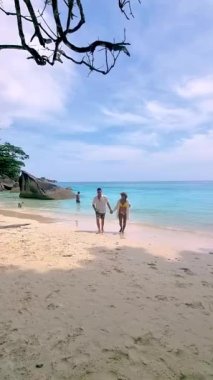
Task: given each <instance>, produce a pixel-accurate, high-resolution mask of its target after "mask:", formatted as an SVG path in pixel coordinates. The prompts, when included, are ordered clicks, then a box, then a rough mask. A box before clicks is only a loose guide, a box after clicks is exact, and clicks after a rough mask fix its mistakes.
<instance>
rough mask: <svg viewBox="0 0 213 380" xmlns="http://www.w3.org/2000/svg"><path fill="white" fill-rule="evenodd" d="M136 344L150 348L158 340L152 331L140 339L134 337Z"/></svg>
mask: <svg viewBox="0 0 213 380" xmlns="http://www.w3.org/2000/svg"><path fill="white" fill-rule="evenodd" d="M132 339H133V341H134V344H139V345H142V346H148V345H150V344H152V343H153V342H154V341H156V338H155V337H154V335H153V334H152V332H151V331H149V332H147V333H146V334H144V335H142V336H138V337H132Z"/></svg>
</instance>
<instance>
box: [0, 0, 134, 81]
mask: <svg viewBox="0 0 213 380" xmlns="http://www.w3.org/2000/svg"><path fill="white" fill-rule="evenodd" d="M5 1H6V0H5ZM138 2H139V3H140V0H138ZM23 3H24V4H25V5H26V9H27V11H28V14H27V15H26V14H24V15H23V14H22V11H21V6H20V0H14V4H15V11H13V12H11V11H8V10H6V9H5V7H4V6H2V3H1V6H0V12H2V13H3V14H4V15H5V16H8V17H11V16H13V17H14V16H15V17H16V20H17V27H18V34H19V38H20V45H19V44H10V45H9V44H1V45H0V50H1V51H2V50H7V49H11V50H12V49H14V50H25V51H27V52H28V53H30V56H29V57H28V59H33V60H34V61H35V62H36V63H37V64H38V65H46V64H49V65H51V66H53V65H54V64H55V63H56V62H61V63H62V58H64V59H67V60H69V61H72V62H73V63H74V64H77V65H84V66H86V67H87V68H88V69H89V71H90V72H92V71H96V72H98V73H101V74H104V75H106V74H108V73H109V72H110V70H111V69H112V68H113V67H114V66H115V64H116V62H117V59H118V57H119V56H120V54H121V53H124V54H126V55H127V56H130V54H129V51H128V49H127V47H128V46H129V45H130V44H129V43H128V42H126V36H125V33H124V38H123V40H122V41H120V42H115V41H114V42H110V41H105V40H101V39H97V40H95V41H92V42H91V43H89V44H88V45H86V46H77V45H76V44H74V43H73V41H71V40H70V37H71V35H72V34H74V33H76V32H78V31H79V30H80V29H81V27H82V26H83V24H85V15H84V9H83V5H82V0H63V2H62V3H63V4H61V0H44V6H43V8H42V9H41V10H37V9H36V8H35V6H34V5H33V1H31V0H23ZM117 4H118V8H119V9H120V11H121V12H122V13H123V14H124V15H125V17H126V18H127V19H129V18H130V17H134V16H133V12H132V8H131V0H118V3H117ZM64 7H66V12H67V13H65V14H64ZM74 8H76V9H77V14H74ZM62 9H63V13H62ZM50 11H51V12H50ZM47 12H48V17H49V16H51V17H52V22H51V26H50V25H49V24H48V23H47V22H46V17H45V14H47ZM61 14H63V18H62V17H61ZM74 18H77V21H76V22H75V23H74V25H72V22H73V20H74ZM64 20H65V25H64ZM25 21H27V22H30V23H31V25H32V26H33V28H34V31H33V35H32V37H31V40H30V42H29V43H28V42H26V37H25V36H26V32H25V27H27V24H26V23H25ZM25 24H26V25H25ZM52 25H53V27H52ZM54 27H55V31H53V29H54ZM35 37H37V38H38V46H32V44H31V43H32V41H33V39H34V38H35ZM49 44H51V48H49V47H48V46H49ZM47 45H48V46H47ZM100 48H101V49H100ZM41 51H43V52H42V53H41ZM100 54H102V55H103V56H102V59H103V64H102V66H101V67H100V66H98V65H97V63H96V62H97V61H96V59H97V56H98V55H100Z"/></svg>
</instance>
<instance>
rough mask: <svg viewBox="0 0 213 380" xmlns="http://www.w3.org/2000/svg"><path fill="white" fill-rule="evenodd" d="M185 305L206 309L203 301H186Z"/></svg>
mask: <svg viewBox="0 0 213 380" xmlns="http://www.w3.org/2000/svg"><path fill="white" fill-rule="evenodd" d="M184 305H186V306H187V307H190V308H192V309H200V310H204V306H203V304H202V303H201V302H185V303H184Z"/></svg>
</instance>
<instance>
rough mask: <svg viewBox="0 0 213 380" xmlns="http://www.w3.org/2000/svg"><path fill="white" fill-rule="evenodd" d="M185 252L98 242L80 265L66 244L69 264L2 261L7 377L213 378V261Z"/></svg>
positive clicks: (1, 355) (1, 349)
mask: <svg viewBox="0 0 213 380" xmlns="http://www.w3.org/2000/svg"><path fill="white" fill-rule="evenodd" d="M88 232H90V231H88ZM44 255H45V252H44ZM182 256H183V257H182V258H181V259H177V260H176V261H168V260H164V259H163V258H158V257H153V256H152V255H150V254H149V253H147V252H145V251H144V250H143V249H139V248H132V247H128V246H126V247H125V246H124V247H119V246H115V247H114V248H113V249H107V248H105V247H104V246H99V247H95V248H89V249H88V258H87V259H86V260H85V259H84V260H80V259H79V265H78V266H77V267H75V268H73V266H72V255H71V254H69V252H61V256H60V260H64V261H65V262H66V264H67V270H62V269H57V268H54V269H51V270H48V271H45V272H44V271H43V272H37V271H34V270H22V269H21V268H19V267H17V266H14V265H10V266H4V265H1V267H0V304H1V314H0V362H1V364H0V379H1V380H6V379H7V380H8V379H11V380H12V379H14V380H29V379H30V380H31V379H32V380H62V379H66V380H68V379H69V380H80V379H81V380H85V379H87V380H143V379H144V380H155V379H156V380H166V379H178V380H181V379H182V380H183V379H186V380H192V379H193V380H208V379H212V376H213V368H212V354H213V344H212V339H211V338H210V336H212V318H211V314H212V313H211V312H212V311H213V303H212V287H213V285H212V283H209V282H207V281H206V274H207V272H210V271H212V270H213V269H212V268H213V267H212V266H211V265H210V264H206V262H205V261H202V263H203V264H202V266H203V270H201V272H199V276H198V272H197V260H203V258H202V257H200V256H199V255H196V254H195V255H192V254H186V253H182ZM209 257H210V256H209ZM29 259H30V254H29ZM178 260H179V261H178ZM180 260H181V262H180ZM32 261H33V257H32ZM200 262H201V261H200ZM204 297H205V298H204ZM210 305H211V306H210ZM210 307H212V309H211V311H210ZM201 348H202V349H201Z"/></svg>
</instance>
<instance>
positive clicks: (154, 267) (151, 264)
mask: <svg viewBox="0 0 213 380" xmlns="http://www.w3.org/2000/svg"><path fill="white" fill-rule="evenodd" d="M147 265H148V266H149V267H150V268H152V269H155V270H157V269H158V268H157V267H156V264H155V263H147Z"/></svg>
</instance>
